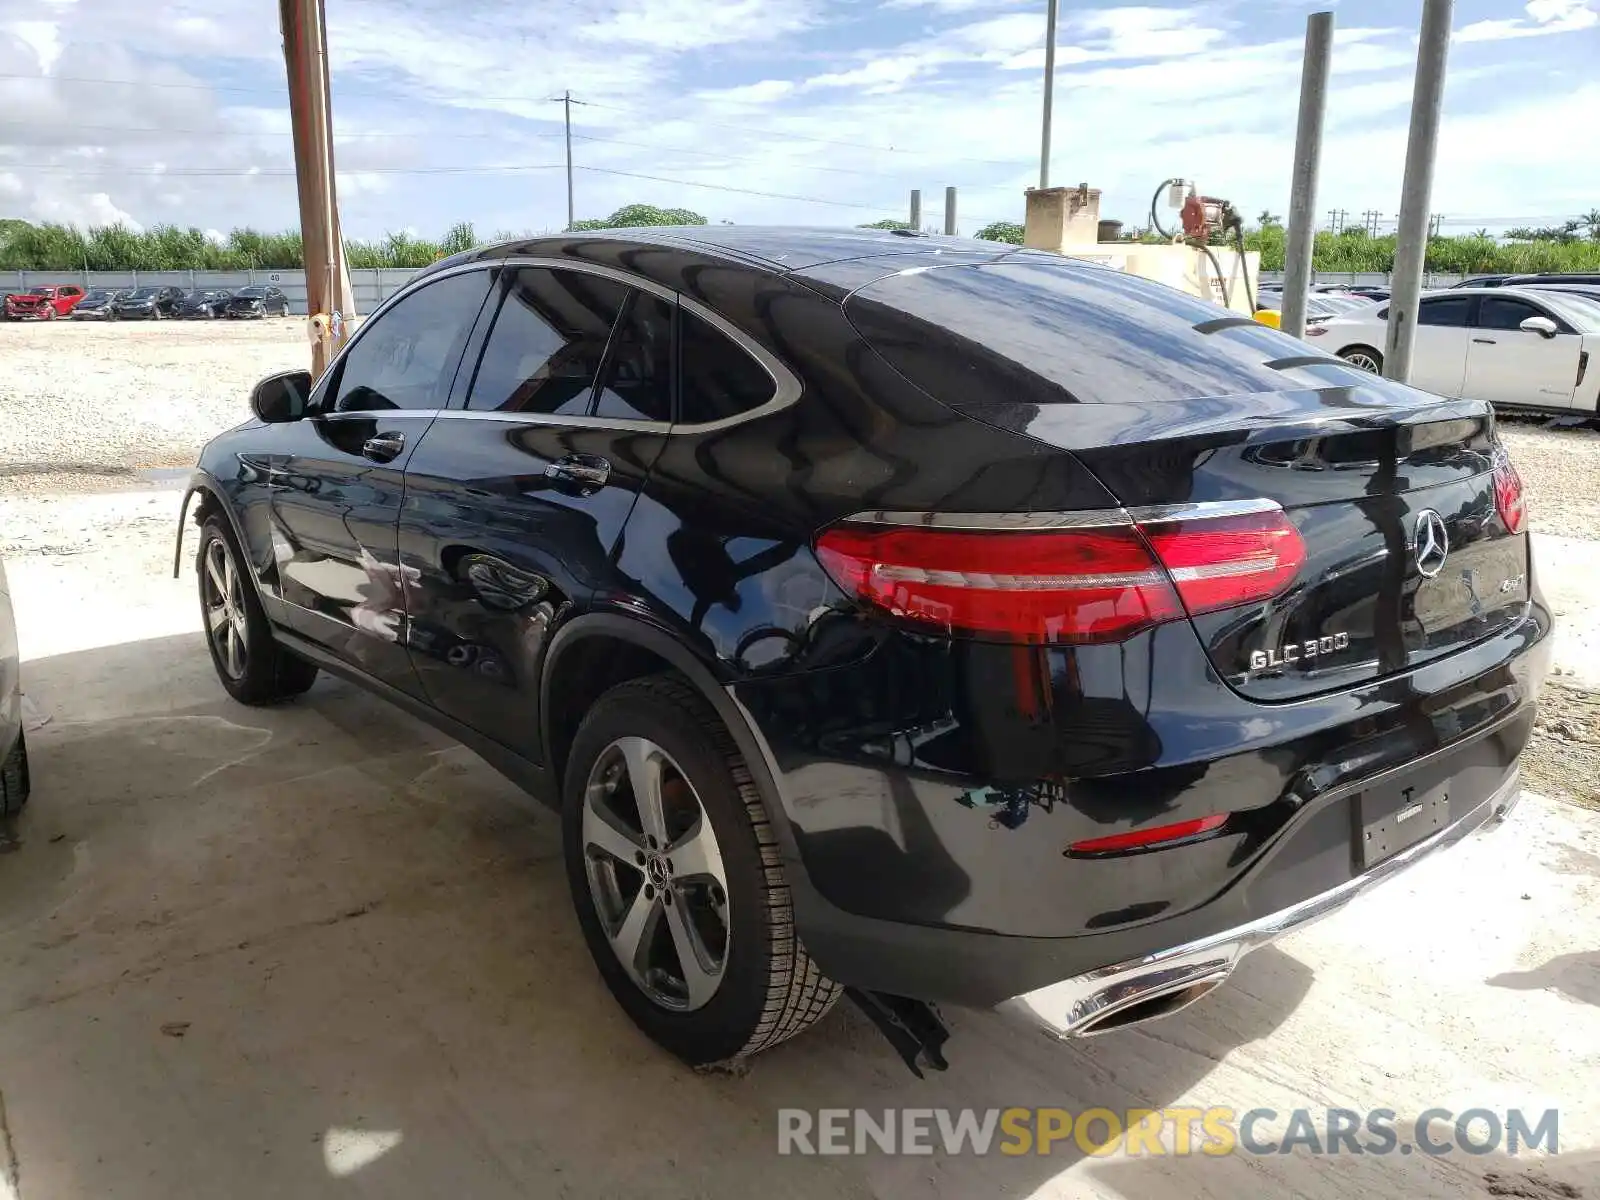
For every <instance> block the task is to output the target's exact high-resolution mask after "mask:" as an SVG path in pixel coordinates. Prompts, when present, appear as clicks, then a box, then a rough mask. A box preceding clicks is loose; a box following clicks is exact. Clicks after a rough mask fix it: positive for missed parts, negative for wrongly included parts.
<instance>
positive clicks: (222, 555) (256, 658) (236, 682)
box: [195, 516, 317, 705]
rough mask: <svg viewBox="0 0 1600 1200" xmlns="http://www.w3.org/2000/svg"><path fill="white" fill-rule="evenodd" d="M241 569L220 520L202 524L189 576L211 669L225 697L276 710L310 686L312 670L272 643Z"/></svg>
mask: <svg viewBox="0 0 1600 1200" xmlns="http://www.w3.org/2000/svg"><path fill="white" fill-rule="evenodd" d="M243 564H244V557H243V555H241V554H240V553H239V546H238V543H237V542H236V541H235V540H234V537H233V530H232V529H231V528H230V527H229V526H228V525H227V524H226V518H224V517H221V516H214V517H210V518H208V519H207V520H206V523H205V524H204V525H203V526H202V527H201V530H200V550H199V553H198V555H197V557H196V560H195V573H196V574H197V575H198V576H199V587H200V616H201V619H202V620H203V621H204V622H205V635H206V645H207V647H209V649H210V650H211V662H212V665H213V666H215V667H216V669H217V678H218V679H220V680H221V681H222V686H223V687H224V688H226V689H227V691H228V695H230V696H232V697H233V698H234V699H235V700H237V701H239V703H240V704H249V705H262V704H277V703H279V702H280V701H283V700H288V699H291V698H292V697H295V696H298V695H300V694H301V693H303V692H304V691H305V690H306V689H307V688H309V687H310V686H311V685H312V684H313V683H314V682H316V678H317V668H316V666H315V665H314V664H312V663H309V662H306V661H305V659H303V658H297V657H295V656H294V655H293V654H291V653H289V651H287V650H285V649H284V648H283V647H282V646H280V645H279V644H278V643H277V641H276V639H274V638H273V636H272V626H271V625H270V624H269V623H268V622H267V614H266V612H265V611H264V610H263V609H262V607H261V598H260V596H259V595H257V594H256V587H255V583H254V582H253V581H252V580H251V579H250V576H249V575H248V574H247V573H246V571H245V569H244V566H243Z"/></svg>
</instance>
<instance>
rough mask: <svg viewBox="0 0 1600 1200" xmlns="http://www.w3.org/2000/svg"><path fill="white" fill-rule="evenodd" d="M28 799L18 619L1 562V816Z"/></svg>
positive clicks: (16, 810)
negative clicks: (14, 615) (13, 608)
mask: <svg viewBox="0 0 1600 1200" xmlns="http://www.w3.org/2000/svg"><path fill="white" fill-rule="evenodd" d="M27 799H28V744H27V742H26V740H24V738H23V734H22V673H21V670H20V663H19V657H18V654H17V622H16V620H15V618H14V617H13V615H12V612H11V592H10V590H9V588H7V586H6V565H5V563H4V562H0V817H11V816H15V815H16V814H17V813H18V812H20V811H21V809H22V805H23V803H24V802H25V801H26V800H27Z"/></svg>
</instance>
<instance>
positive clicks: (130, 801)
mask: <svg viewBox="0 0 1600 1200" xmlns="http://www.w3.org/2000/svg"><path fill="white" fill-rule="evenodd" d="M159 557H160V556H159V555H158V554H157V553H156V552H155V549H154V547H153V544H152V546H151V547H146V548H144V549H143V550H140V551H139V553H137V554H133V553H131V552H130V553H128V554H119V555H115V556H93V555H77V556H73V557H71V558H25V559H19V560H15V561H13V562H12V563H11V564H9V566H10V573H11V581H12V590H13V592H14V593H15V597H16V603H17V608H18V612H19V620H20V621H21V626H22V628H21V641H22V645H23V651H24V655H25V659H26V661H25V672H26V675H25V677H26V680H27V685H28V688H29V691H30V696H31V701H32V707H33V711H34V712H35V713H36V714H38V719H39V720H42V721H43V723H42V724H37V723H36V726H35V728H34V729H33V731H32V732H31V733H30V745H31V748H32V752H33V755H32V756H33V767H34V772H33V773H34V779H35V784H36V790H35V793H34V797H33V802H32V805H31V807H30V809H29V811H28V813H27V814H26V815H25V816H24V817H23V819H22V821H21V823H20V826H19V829H18V834H19V837H20V841H21V845H20V848H19V849H18V850H16V851H15V852H14V853H11V854H8V855H4V856H0V964H4V965H3V967H0V1096H3V1105H0V1117H3V1120H0V1197H5V1198H6V1200H11V1198H10V1197H7V1188H8V1187H9V1189H10V1191H11V1194H12V1196H20V1197H22V1198H24V1200H79V1198H84V1200H88V1198H94V1200H100V1198H102V1197H113V1196H115V1197H133V1198H137V1200H144V1198H147V1197H148V1198H151V1200H154V1198H157V1197H159V1198H162V1200H167V1198H171V1197H190V1196H193V1197H216V1196H227V1197H230V1198H240V1200H248V1198H253V1197H257V1196H259V1197H273V1198H274V1200H276V1198H281V1197H286V1196H292V1197H297V1198H299V1197H306V1198H314V1197H320V1196H330V1197H331V1196H348V1195H370V1196H375V1197H376V1196H381V1197H384V1198H386V1200H388V1198H402V1200H403V1198H406V1197H413V1196H415V1197H437V1196H464V1197H473V1198H474V1200H479V1198H484V1200H492V1198H494V1197H501V1196H505V1197H512V1196H629V1197H651V1196H660V1197H682V1196H705V1197H724V1196H725V1197H730V1198H738V1200H747V1198H748V1197H751V1196H757V1195H759V1196H773V1197H796V1198H802V1197H827V1198H828V1200H847V1198H853V1197H869V1196H871V1197H902V1196H904V1197H911V1196H917V1197H922V1196H950V1197H961V1198H963V1200H965V1198H969V1197H987V1196H1000V1195H1014V1196H1019V1197H1027V1196H1039V1197H1069V1196H1070V1197H1083V1196H1097V1197H1098V1196H1104V1197H1140V1198H1145V1197H1157V1198H1159V1197H1167V1196H1171V1197H1174V1198H1176V1197H1183V1198H1185V1200H1187V1198H1190V1197H1196V1196H1212V1195H1215V1196H1219V1197H1220V1196H1227V1197H1237V1196H1240V1195H1245V1196H1254V1195H1272V1196H1279V1195H1299V1196H1312V1197H1322V1196H1342V1195H1354V1194H1358V1193H1361V1194H1364V1193H1378V1194H1384V1195H1404V1196H1408V1197H1409V1196H1417V1197H1434V1196H1437V1197H1446V1196H1450V1197H1454V1196H1472V1195H1483V1194H1515V1195H1535V1196H1546V1195H1548V1196H1564V1195H1577V1194H1579V1193H1569V1192H1562V1191H1560V1190H1558V1189H1555V1187H1554V1185H1555V1184H1556V1183H1562V1182H1564V1183H1565V1184H1568V1185H1571V1186H1572V1187H1576V1188H1581V1189H1584V1192H1585V1193H1586V1194H1588V1195H1590V1196H1591V1197H1593V1196H1600V1159H1597V1158H1596V1154H1595V1152H1596V1149H1597V1147H1600V1098H1597V1096H1596V1095H1595V1089H1594V1082H1595V1080H1596V1079H1600V952H1597V947H1600V817H1597V815H1596V814H1592V813H1587V812H1583V811H1580V810H1578V809H1576V808H1573V807H1570V806H1567V805H1563V804H1558V803H1555V802H1552V801H1547V800H1543V799H1541V798H1539V797H1529V798H1528V799H1527V800H1526V801H1525V803H1524V804H1523V806H1522V807H1521V808H1519V810H1518V811H1517V812H1516V814H1515V815H1514V817H1513V819H1512V821H1511V822H1510V823H1508V824H1507V825H1506V826H1505V827H1503V828H1502V829H1500V830H1497V831H1495V832H1494V833H1492V834H1489V835H1486V836H1483V837H1478V838H1473V839H1471V840H1469V841H1468V842H1467V843H1465V844H1464V845H1463V846H1461V847H1460V848H1459V849H1458V850H1457V851H1455V852H1454V853H1452V854H1450V855H1448V856H1446V857H1442V858H1440V859H1437V860H1435V861H1432V862H1430V863H1427V864H1425V865H1424V866H1423V867H1421V868H1419V869H1418V870H1416V871H1414V872H1412V873H1411V874H1410V875H1408V876H1406V877H1404V878H1403V879H1402V880H1401V881H1398V882H1396V883H1394V884H1392V885H1389V886H1386V887H1384V888H1381V889H1379V890H1378V891H1376V892H1374V893H1373V894H1371V895H1370V896H1368V897H1365V898H1363V899H1362V900H1361V901H1360V902H1358V903H1357V904H1356V905H1355V906H1353V907H1351V908H1350V909H1348V910H1346V911H1345V912H1344V913H1342V914H1340V915H1339V916H1337V917H1335V918H1333V919H1331V920H1329V921H1327V922H1324V923H1323V924H1321V925H1319V926H1317V927H1315V928H1313V929H1311V930H1309V931H1306V932H1305V933H1303V934H1300V935H1298V936H1296V937H1295V938H1293V939H1291V940H1289V941H1286V942H1284V943H1281V944H1280V946H1278V947H1274V948H1272V949H1268V950H1265V951H1262V952H1260V953H1259V954H1258V955H1256V956H1254V957H1252V958H1250V959H1247V960H1246V962H1245V964H1244V965H1243V967H1242V968H1241V969H1240V971H1239V972H1238V974H1237V975H1236V977H1235V980H1234V982H1233V983H1232V984H1231V985H1230V986H1229V987H1227V988H1225V989H1223V990H1221V991H1219V992H1218V993H1216V994H1214V995H1213V996H1211V997H1208V998H1207V999H1205V1000H1203V1001H1202V1002H1200V1003H1199V1004H1197V1005H1196V1006H1194V1007H1193V1008H1191V1009H1189V1010H1187V1011H1186V1012H1185V1013H1183V1014H1180V1015H1179V1016H1177V1017H1175V1018H1173V1019H1171V1020H1169V1021H1166V1022H1163V1023H1160V1024H1157V1025H1153V1026H1150V1027H1148V1028H1146V1029H1140V1030H1130V1031H1126V1032H1123V1033H1119V1034H1113V1035H1109V1036H1106V1037H1103V1038H1101V1039H1097V1040H1094V1041H1091V1042H1086V1043H1077V1044H1073V1045H1058V1044H1055V1043H1052V1042H1050V1041H1048V1040H1045V1039H1043V1038H1042V1037H1041V1036H1040V1035H1038V1034H1036V1033H1033V1032H1031V1031H1027V1030H1022V1029H1019V1028H1016V1027H1014V1026H1012V1025H1009V1024H1007V1023H1005V1022H1003V1021H1002V1020H1000V1019H999V1018H997V1017H995V1016H993V1015H992V1014H984V1013H967V1012H956V1013H952V1014H950V1017H951V1022H952V1024H953V1026H954V1028H955V1036H954V1040H953V1041H952V1042H951V1044H950V1046H949V1047H948V1050H949V1056H950V1058H951V1063H952V1066H951V1069H950V1071H949V1072H947V1073H945V1074H942V1075H932V1076H930V1078H929V1079H927V1080H926V1081H918V1080H916V1079H914V1078H913V1077H912V1076H911V1075H910V1074H908V1073H907V1072H906V1070H905V1069H904V1067H903V1066H902V1065H901V1064H900V1062H899V1061H898V1059H897V1058H896V1057H895V1056H894V1054H893V1053H892V1052H891V1051H890V1049H889V1048H888V1046H887V1045H886V1044H885V1043H884V1042H883V1041H882V1039H881V1038H880V1037H879V1035H878V1034H877V1032H876V1031H875V1030H874V1029H873V1028H872V1027H871V1026H870V1025H869V1024H868V1023H867V1022H866V1020H865V1019H864V1018H862V1017H861V1016H859V1015H858V1014H857V1013H855V1012H854V1010H852V1009H850V1008H848V1007H846V1006H841V1007H840V1008H839V1009H838V1010H836V1011H835V1013H834V1014H833V1015H832V1016H830V1017H829V1018H828V1019H827V1020H826V1021H825V1022H824V1023H823V1024H822V1025H821V1026H820V1027H819V1028H817V1029H816V1030H813V1031H812V1032H811V1033H809V1034H807V1035H805V1036H803V1037H802V1038H800V1039H798V1040H796V1041H794V1042H791V1043H789V1044H787V1045H785V1046H783V1047H780V1048H779V1049H777V1050H776V1051H774V1052H772V1053H769V1054H767V1055H764V1056H762V1057H761V1058H759V1059H757V1060H756V1061H755V1062H754V1064H753V1065H752V1066H751V1067H750V1068H749V1070H748V1071H746V1072H743V1073H741V1074H736V1075H726V1074H697V1073H694V1072H691V1071H688V1070H686V1069H685V1068H683V1067H682V1066H681V1065H680V1064H678V1063H677V1062H676V1061H675V1060H673V1059H671V1058H670V1057H668V1056H667V1055H665V1054H663V1053H661V1052H660V1051H658V1050H656V1049H655V1048H654V1047H653V1046H652V1045H651V1044H649V1043H648V1042H646V1041H645V1040H644V1039H643V1038H642V1037H641V1036H640V1035H639V1034H638V1033H637V1032H636V1031H635V1030H634V1029H633V1027H632V1026H631V1025H630V1024H629V1023H628V1022H627V1020H626V1019H625V1018H624V1017H623V1016H622V1014H621V1012H620V1011H619V1010H618V1009H617V1008H616V1006H615V1005H614V1004H613V1002H612V1001H611V999H610V997H609V995H608V993H607V992H606V991H605V989H604V987H603V986H602V984H601V983H600V980H599V978H598V976H597V974H596V972H595V970H594V968H593V966H592V965H591V963H590V961H589V958H588V955H587V953H586V951H585V949H584V946H583V942H582V938H581V936H580V934H579V931H578V928H577V922H576V920H575V918H574V917H573V915H572V911H571V906H570V902H569V898H568V895H567V884H566V878H565V873H564V870H563V867H562V864H561V859H560V847H559V839H558V836H557V834H558V829H557V823H556V821H555V819H554V818H553V817H552V816H551V815H550V814H548V813H545V812H543V811H541V810H535V809H531V808H529V807H528V806H527V804H526V803H525V801H524V800H523V798H521V797H520V796H519V794H518V793H517V792H516V790H515V789H514V788H513V787H512V785H511V784H509V783H507V782H506V781H504V780H503V779H501V778H500V777H499V776H498V775H496V774H495V773H494V772H493V771H491V770H490V769H489V768H488V767H487V766H486V765H485V764H483V763H482V762H481V761H480V760H478V759H477V758H476V757H474V756H473V755H472V754H470V753H469V752H467V751H466V750H464V749H462V748H461V747H459V746H456V745H455V744H453V743H451V742H450V741H449V740H448V739H446V738H444V737H442V736H441V735H439V734H437V733H434V732H432V731H431V730H429V729H427V728H425V727H424V726H422V725H420V724H419V723H417V722H415V721H413V720H412V719H410V718H408V717H406V716H405V715H403V714H401V713H399V712H397V711H395V710H393V709H391V708H389V707H388V706H386V705H385V704H383V703H382V702H381V701H378V700H376V699H373V698H371V697H369V696H366V695H365V694H363V693H361V692H360V691H358V690H356V689H354V688H352V687H350V686H348V685H345V684H342V683H338V682H334V681H329V680H326V679H324V680H322V681H319V683H318V684H317V686H316V687H315V688H314V689H313V690H312V691H311V693H310V694H309V695H308V696H307V697H305V698H304V699H303V700H302V701H300V702H298V703H296V704H293V705H290V706H286V707H283V708H278V709H270V710H253V709H245V708H242V707H240V706H238V705H235V704H233V703H232V702H231V701H230V700H228V698H227V697H226V695H225V694H224V693H223V691H222V689H221V687H220V686H219V685H218V684H217V683H216V681H215V679H214V677H213V675H212V672H211V666H210V662H209V659H208V657H207V655H206V652H205V649H204V645H203V643H202V641H201V639H200V636H199V633H198V631H197V626H198V619H197V613H196V607H195V603H194V600H193V595H192V586H193V580H192V577H190V576H189V574H188V573H187V571H186V573H185V577H184V579H182V580H181V581H178V582H173V581H170V580H166V579H163V578H161V577H160V576H159V575H158V574H156V573H155V572H154V571H153V570H152V565H151V564H152V563H154V562H155V561H156V560H157V559H158V558H159ZM1017 1105H1023V1106H1026V1105H1052V1106H1061V1107H1065V1108H1069V1109H1072V1110H1075V1111H1076V1110H1081V1109H1084V1108H1087V1107H1091V1106H1104V1107H1107V1108H1111V1109H1114V1110H1116V1109H1125V1108H1128V1107H1134V1106H1144V1107H1153V1108H1161V1107H1167V1106H1175V1105H1187V1106H1194V1107H1202V1108H1203V1107H1207V1106H1210V1105H1229V1106H1232V1107H1234V1108H1235V1109H1237V1110H1239V1111H1241V1112H1242V1111H1244V1110H1247V1109H1251V1108H1272V1109H1276V1110H1278V1111H1280V1112H1282V1113H1287V1112H1288V1111H1289V1110H1291V1109H1294V1108H1299V1107H1308V1108H1322V1107H1326V1106H1343V1107H1349V1108H1352V1109H1357V1110H1361V1111H1365V1110H1368V1109H1371V1108H1377V1107H1387V1108H1392V1109H1394V1110H1396V1112H1397V1114H1398V1115H1399V1118H1400V1121H1401V1123H1402V1125H1403V1124H1404V1123H1405V1122H1408V1121H1410V1120H1412V1119H1414V1118H1415V1117H1416V1116H1417V1115H1418V1114H1419V1113H1421V1112H1423V1111H1424V1110H1426V1109H1428V1108H1432V1107H1441V1108H1451V1109H1454V1110H1458V1111H1459V1110H1462V1109H1467V1108H1474V1107H1483V1108H1498V1109H1501V1110H1504V1109H1505V1108H1508V1107H1522V1108H1526V1109H1536V1110H1538V1109H1543V1108H1545V1107H1559V1109H1560V1110H1561V1125H1560V1134H1561V1147H1562V1153H1561V1154H1560V1155H1559V1156H1557V1157H1554V1158H1549V1159H1541V1158H1540V1157H1539V1156H1533V1157H1527V1156H1524V1157H1522V1158H1517V1159H1514V1160H1512V1159H1508V1158H1506V1157H1505V1156H1504V1155H1501V1154H1491V1155H1485V1156H1481V1157H1476V1156H1471V1155H1466V1154H1461V1153H1457V1154H1455V1155H1452V1156H1448V1157H1443V1158H1432V1157H1428V1156H1423V1155H1412V1156H1401V1155H1394V1156H1383V1157H1376V1156H1362V1157H1355V1156H1350V1155H1342V1156H1338V1157H1317V1156H1314V1155H1311V1154H1308V1153H1304V1152H1301V1153H1294V1154H1289V1155H1283V1156H1273V1157H1270V1158H1258V1157H1250V1156H1247V1155H1242V1154H1237V1155H1232V1156H1228V1157H1223V1158H1174V1157H1165V1158H1152V1157H1142V1158H1128V1157H1115V1156H1114V1157H1104V1158H1102V1157H1096V1156H1090V1155H1086V1154H1084V1153H1083V1152H1082V1151H1081V1150H1080V1149H1079V1148H1077V1147H1075V1146H1070V1147H1069V1146H1066V1145H1057V1146H1056V1147H1055V1152H1054V1153H1053V1154H1051V1155H1050V1156H1048V1157H1042V1156H1038V1155H1026V1156H1019V1157H1004V1156H1000V1155H993V1156H990V1157H984V1158H977V1157H946V1156H943V1155H940V1156H934V1157H898V1158H896V1157H888V1156H885V1155H882V1154H880V1153H877V1152H874V1153H871V1154H869V1155H865V1156H861V1157H779V1156H778V1154H777V1110H778V1109H780V1108H785V1107H798V1108H810V1109H816V1108H821V1107H853V1106H860V1107H865V1108H868V1109H872V1110H882V1109H884V1108H889V1107H897V1106H915V1107H923V1108H937V1107H952V1108H961V1107H973V1108H979V1109H983V1108H989V1107H1009V1106H1017ZM1491 1177H1493V1178H1494V1179H1495V1180H1496V1181H1495V1182H1493V1183H1492V1184H1491V1182H1490V1180H1491ZM1491 1186H1492V1188H1493V1189H1495V1190H1494V1191H1492V1192H1491ZM1507 1188H1521V1189H1522V1190H1521V1191H1507V1190H1506V1189H1507Z"/></svg>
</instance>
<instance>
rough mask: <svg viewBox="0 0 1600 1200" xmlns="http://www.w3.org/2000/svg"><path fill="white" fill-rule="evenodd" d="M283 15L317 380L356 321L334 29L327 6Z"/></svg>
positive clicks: (304, 2) (317, 1)
mask: <svg viewBox="0 0 1600 1200" xmlns="http://www.w3.org/2000/svg"><path fill="white" fill-rule="evenodd" d="M278 16H279V23H280V26H281V28H282V32H283V56H284V65H285V66H286V67H287V69H288V77H289V123H290V126H291V132H292V134H293V139H294V163H295V181H296V184H297V186H298V191H299V198H300V242H301V247H302V253H303V255H304V259H305V272H306V307H307V311H308V312H309V313H310V315H311V317H312V318H313V319H314V323H313V326H312V329H313V336H312V340H311V373H312V375H313V376H314V377H315V376H320V375H321V374H322V372H323V371H324V370H326V369H327V366H328V363H329V361H330V360H331V359H332V357H333V355H334V354H335V353H337V352H338V349H339V347H340V345H342V344H343V342H344V336H345V334H346V332H347V331H348V330H349V328H350V321H351V319H352V318H353V317H354V316H355V315H356V314H355V299H354V296H353V294H352V292H351V289H350V275H349V269H348V268H347V267H346V265H345V258H344V242H343V239H342V238H341V236H340V226H339V200H338V193H337V187H336V184H335V180H334V166H333V119H332V112H331V102H330V99H329V89H328V44H327V38H328V34H327V23H326V19H325V17H324V15H323V9H322V0H279V5H278ZM316 318H320V321H318V320H315V319H316Z"/></svg>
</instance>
